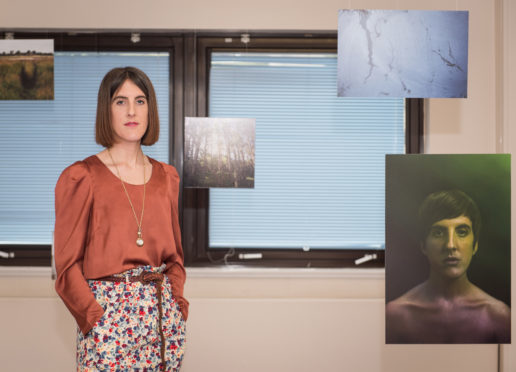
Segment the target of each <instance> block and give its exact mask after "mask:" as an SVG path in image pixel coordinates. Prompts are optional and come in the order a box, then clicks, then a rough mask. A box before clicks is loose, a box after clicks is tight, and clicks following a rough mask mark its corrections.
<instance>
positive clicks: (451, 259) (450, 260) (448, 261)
mask: <svg viewBox="0 0 516 372" xmlns="http://www.w3.org/2000/svg"><path fill="white" fill-rule="evenodd" d="M459 262H460V259H458V258H457V257H447V258H445V259H444V263H445V264H446V265H457V264H458V263H459Z"/></svg>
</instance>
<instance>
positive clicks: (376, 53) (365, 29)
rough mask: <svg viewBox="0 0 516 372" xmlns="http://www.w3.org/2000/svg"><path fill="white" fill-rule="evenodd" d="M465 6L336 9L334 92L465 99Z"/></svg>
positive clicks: (466, 76)
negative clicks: (449, 8) (455, 8)
mask: <svg viewBox="0 0 516 372" xmlns="http://www.w3.org/2000/svg"><path fill="white" fill-rule="evenodd" d="M468 19H469V12H467V11H427V10H340V11H339V25H338V72H337V79H338V82H337V87H338V96H339V97H405V98H466V97H467V95H468V94H467V92H468Z"/></svg>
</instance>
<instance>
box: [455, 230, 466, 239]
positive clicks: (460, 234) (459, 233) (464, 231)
mask: <svg viewBox="0 0 516 372" xmlns="http://www.w3.org/2000/svg"><path fill="white" fill-rule="evenodd" d="M468 234H469V230H468V229H458V230H457V235H458V236H460V237H461V238H464V237H466V236H468Z"/></svg>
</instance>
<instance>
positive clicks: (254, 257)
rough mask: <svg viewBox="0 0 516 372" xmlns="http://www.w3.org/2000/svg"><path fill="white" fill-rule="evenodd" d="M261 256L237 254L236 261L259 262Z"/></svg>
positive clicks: (257, 254) (259, 254)
mask: <svg viewBox="0 0 516 372" xmlns="http://www.w3.org/2000/svg"><path fill="white" fill-rule="evenodd" d="M262 258H263V255H262V254H261V253H239V254H238V259H240V260H261V259H262Z"/></svg>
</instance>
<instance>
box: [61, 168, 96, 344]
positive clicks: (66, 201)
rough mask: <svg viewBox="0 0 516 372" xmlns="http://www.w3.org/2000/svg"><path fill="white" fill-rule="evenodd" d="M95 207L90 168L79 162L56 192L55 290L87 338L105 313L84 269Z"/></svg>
mask: <svg viewBox="0 0 516 372" xmlns="http://www.w3.org/2000/svg"><path fill="white" fill-rule="evenodd" d="M92 204H93V195H92V185H91V178H90V175H89V173H88V169H87V166H86V164H84V163H82V162H77V163H75V164H73V165H71V166H70V167H68V168H67V169H65V170H64V171H63V173H62V174H61V176H60V177H59V180H58V181H57V185H56V189H55V211H56V222H55V229H54V252H55V253H54V254H55V264H56V272H57V279H56V283H55V287H56V291H57V293H58V294H59V296H60V297H61V299H62V300H63V302H64V303H65V305H66V307H67V308H68V310H69V311H70V312H71V313H72V315H73V316H74V318H75V320H76V321H77V324H78V326H79V328H80V330H81V332H82V333H83V334H84V335H85V334H86V333H88V332H89V331H90V330H91V328H93V326H94V324H95V323H96V322H97V320H99V319H100V318H101V316H102V314H103V313H104V309H103V308H102V306H100V305H99V304H98V302H97V301H96V300H95V296H94V295H93V293H92V291H91V290H90V288H89V286H88V283H87V282H86V279H85V278H84V275H83V270H82V265H83V260H84V249H85V246H86V241H87V236H88V224H89V218H90V211H91V207H92Z"/></svg>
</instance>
